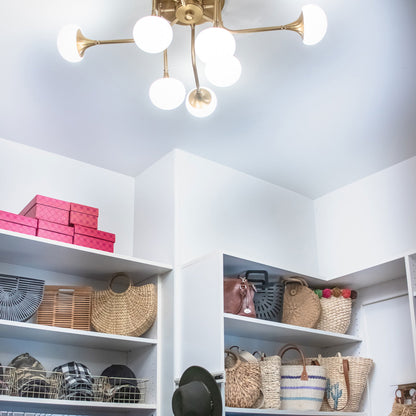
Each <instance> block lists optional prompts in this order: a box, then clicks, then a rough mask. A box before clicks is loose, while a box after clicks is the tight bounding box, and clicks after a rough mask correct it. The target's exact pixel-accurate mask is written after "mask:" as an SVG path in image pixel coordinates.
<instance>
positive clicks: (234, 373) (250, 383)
mask: <svg viewBox="0 0 416 416" xmlns="http://www.w3.org/2000/svg"><path fill="white" fill-rule="evenodd" d="M225 353H226V354H227V355H228V356H231V357H232V359H228V360H226V362H225V363H226V368H225V405H226V406H229V407H239V408H251V407H254V406H256V405H257V403H258V400H259V398H260V396H261V380H260V366H259V363H258V362H257V360H256V358H254V361H242V359H241V358H240V356H239V354H236V353H235V352H233V351H231V350H225ZM227 363H228V365H227Z"/></svg>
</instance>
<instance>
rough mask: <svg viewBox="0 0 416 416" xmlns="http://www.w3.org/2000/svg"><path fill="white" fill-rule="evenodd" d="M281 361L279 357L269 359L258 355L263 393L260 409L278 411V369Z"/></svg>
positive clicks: (273, 356) (274, 356)
mask: <svg viewBox="0 0 416 416" xmlns="http://www.w3.org/2000/svg"><path fill="white" fill-rule="evenodd" d="M281 364H282V360H281V358H280V356H279V355H272V356H270V357H268V356H266V355H264V354H261V355H260V361H259V365H260V378H261V391H262V392H263V397H264V401H263V405H262V406H261V408H262V409H280V367H281Z"/></svg>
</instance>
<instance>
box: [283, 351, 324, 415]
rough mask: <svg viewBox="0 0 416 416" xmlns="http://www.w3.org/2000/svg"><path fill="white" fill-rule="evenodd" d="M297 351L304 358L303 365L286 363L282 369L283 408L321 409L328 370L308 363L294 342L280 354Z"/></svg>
mask: <svg viewBox="0 0 416 416" xmlns="http://www.w3.org/2000/svg"><path fill="white" fill-rule="evenodd" d="M289 350H295V351H297V352H298V353H299V354H300V356H301V359H302V364H301V365H291V364H284V363H283V362H282V367H281V369H280V375H281V381H280V401H281V409H283V410H319V409H320V408H321V405H322V400H323V397H324V394H325V386H326V371H325V368H324V367H322V366H320V365H306V360H305V356H304V355H303V352H302V350H301V349H300V348H299V347H298V346H297V345H293V344H287V345H284V346H283V347H282V349H281V350H280V351H279V353H278V355H279V356H280V357H281V358H283V355H284V354H285V353H286V352H287V351H289Z"/></svg>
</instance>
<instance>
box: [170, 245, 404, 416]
mask: <svg viewBox="0 0 416 416" xmlns="http://www.w3.org/2000/svg"><path fill="white" fill-rule="evenodd" d="M246 270H267V271H268V273H269V277H271V278H277V277H288V276H294V275H300V276H303V277H305V278H306V280H307V281H308V283H309V285H310V286H311V287H335V286H338V287H349V288H351V289H355V290H358V293H359V295H358V298H357V300H356V301H355V302H354V305H353V313H352V321H351V325H350V328H349V330H348V332H347V333H346V334H338V333H332V332H325V331H320V330H316V329H310V328H302V327H297V326H292V325H286V324H282V323H280V322H271V321H265V320H260V319H256V318H248V317H242V316H236V315H232V314H228V313H224V312H223V295H222V294H223V277H224V276H237V275H238V274H239V273H241V272H244V271H246ZM178 287H179V291H180V293H181V298H180V304H178V305H177V314H178V315H177V319H178V320H180V322H181V326H180V330H181V332H180V334H179V336H178V339H179V345H178V353H177V356H176V361H177V366H176V374H175V376H176V377H180V374H181V373H182V372H183V371H184V370H185V369H186V368H187V367H188V366H190V365H201V366H203V367H205V368H207V369H208V370H209V371H210V372H212V373H213V374H218V373H221V372H222V374H224V349H225V348H229V347H230V346H233V345H237V346H239V347H240V348H242V349H244V350H247V351H250V352H253V351H259V350H260V351H263V352H265V353H266V354H267V355H273V354H276V353H277V352H278V350H279V349H280V348H281V346H282V345H284V344H286V343H295V344H297V345H299V346H300V347H301V348H302V350H303V351H304V353H305V355H307V356H316V354H322V355H323V356H332V355H335V354H336V353H337V352H338V351H339V352H341V353H342V354H343V355H344V356H348V355H361V356H365V357H366V356H369V355H367V354H369V344H368V342H367V334H368V328H367V327H366V320H367V315H366V314H367V312H366V307H367V305H373V304H377V303H378V302H382V301H383V300H385V299H387V300H388V299H390V298H391V299H395V298H397V297H398V298H400V299H401V297H402V296H406V294H407V291H408V288H407V285H406V267H405V256H403V257H398V258H395V259H389V260H387V261H386V262H385V263H383V264H378V265H375V266H374V267H372V268H369V269H366V270H362V271H357V272H354V273H351V274H350V275H348V276H340V277H337V278H334V279H331V280H327V279H320V278H317V277H312V276H304V275H302V274H297V273H295V272H293V271H290V270H286V269H284V268H281V267H278V266H271V265H265V264H262V263H261V262H259V261H256V260H248V259H244V258H240V257H238V256H235V255H231V254H228V253H223V252H217V253H212V254H211V255H207V256H204V257H202V258H200V259H197V260H195V261H192V262H190V263H188V264H186V265H184V266H183V268H182V269H181V270H180V281H179V284H178ZM201 288H203V290H201ZM196 317H197V319H196ZM288 358H289V359H290V358H292V357H288ZM293 358H297V357H295V356H293ZM373 372H374V371H373ZM372 377H373V376H370V382H371V378H372ZM375 381H377V380H375ZM374 384H375V387H374V389H377V388H379V384H378V383H374ZM222 385H223V383H222ZM222 388H223V387H222ZM369 390H370V389H367V391H366V393H365V394H364V396H363V398H362V406H361V409H360V411H359V412H299V411H286V410H277V409H236V408H231V407H226V408H225V410H224V414H225V415H229V416H238V415H253V416H255V415H284V416H292V415H293V416H295V415H296V416H302V415H314V416H317V415H319V416H324V415H344V416H346V415H349V416H364V415H366V416H378V415H376V414H375V413H372V409H371V403H370V400H369ZM391 397H393V393H392V396H391ZM378 400H379V399H378ZM391 404H392V401H391V403H390V402H389V403H388V407H390V409H391Z"/></svg>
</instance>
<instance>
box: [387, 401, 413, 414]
mask: <svg viewBox="0 0 416 416" xmlns="http://www.w3.org/2000/svg"><path fill="white" fill-rule="evenodd" d="M389 416H416V403H414V404H401V403H397V402H394V403H393V408H392V410H391V413H390V414H389Z"/></svg>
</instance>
